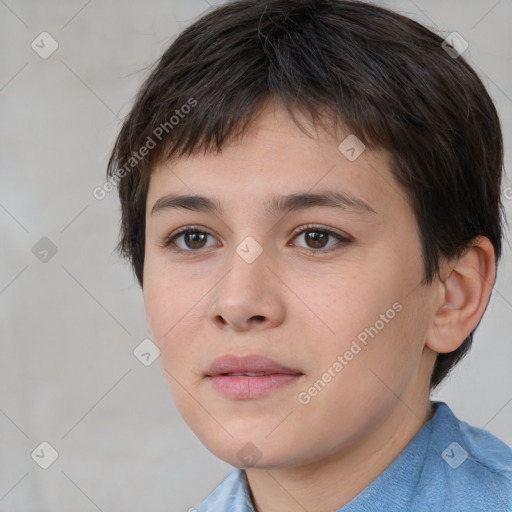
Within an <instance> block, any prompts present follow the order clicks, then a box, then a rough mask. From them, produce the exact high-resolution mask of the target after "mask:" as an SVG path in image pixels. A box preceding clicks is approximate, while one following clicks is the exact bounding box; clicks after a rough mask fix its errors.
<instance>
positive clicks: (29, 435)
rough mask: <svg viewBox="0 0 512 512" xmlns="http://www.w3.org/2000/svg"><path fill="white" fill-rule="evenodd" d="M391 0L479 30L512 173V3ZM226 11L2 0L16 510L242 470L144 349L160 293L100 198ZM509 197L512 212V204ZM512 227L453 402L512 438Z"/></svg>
mask: <svg viewBox="0 0 512 512" xmlns="http://www.w3.org/2000/svg"><path fill="white" fill-rule="evenodd" d="M380 3H382V4H385V5H388V6H389V7H391V8H395V9H397V10H399V11H401V12H403V13H405V14H407V15H409V16H411V17H412V18H414V19H417V20H418V21H420V22H422V23H424V24H426V25H427V26H429V27H430V28H433V29H436V30H439V31H441V33H442V34H444V36H447V35H448V34H449V33H450V32H452V31H457V32H459V33H460V34H461V35H462V36H463V37H464V38H465V39H466V40H467V41H468V42H469V49H468V50H467V51H466V52H465V54H464V55H465V57H466V58H467V59H468V60H469V62H470V63H472V64H473V65H474V67H475V69H476V70H477V71H478V72H479V74H480V76H481V77H482V78H483V80H484V82H485V84H486V85H487V87H488V89H489V91H490V94H491V96H492V97H493V99H494V100H495V102H496V105H497V107H498V110H499V112H500V115H501V119H502V123H503V131H504V136H505V142H506V158H507V167H508V168H510V158H511V147H512V143H511V142H512V126H511V123H512V99H511V98H512V78H511V71H510V70H511V69H512V53H511V48H512V40H511V32H510V30H509V29H510V20H511V19H512V2H511V1H510V0H502V1H497V2H496V1H494V0H492V1H491V0H489V1H483V0H482V1H464V0H457V1H450V2H446V1H444V0H436V1H426V0H422V1H420V0H416V1H415V2H413V1H411V0H400V1H390V2H380ZM208 8H209V5H208V4H207V3H206V2H205V0H188V1H186V2H178V1H177V0H174V1H171V0H167V1H159V0H145V1H140V2H134V1H121V0H111V1H100V0H93V1H90V2H85V1H83V0H73V1H68V2H61V1H57V0H51V1H42V2H36V1H35V0H32V1H28V0H25V1H16V0H0V40H1V43H2V45H1V48H2V50H1V55H2V57H1V65H0V106H1V115H0V130H1V134H0V137H1V139H0V140H1V145H2V146H1V151H0V169H1V171H0V172H1V183H2V186H1V188H0V229H1V242H0V247H1V252H0V262H1V266H0V326H1V327H0V328H1V353H0V375H1V378H2V381H1V386H0V443H1V444H0V460H1V463H0V510H1V511H4V510H5V511H12V512H17V511H23V512H31V511H37V512H45V511H52V512H60V511H62V512H63V511H69V510H73V511H75V512H89V511H90V512H93V511H98V510H101V511H103V512H121V511H122V512H132V511H133V512H135V511H139V510H144V511H145V512H153V511H154V512H163V511H179V510H182V511H185V510H187V509H188V508H189V507H191V506H193V505H195V504H197V503H198V502H199V501H201V499H202V498H203V497H204V496H206V494H207V493H208V492H209V491H210V490H211V489H213V487H214V486H215V485H217V484H218V482H219V481H220V480H221V479H222V478H223V476H224V475H225V473H226V472H227V470H228V465H227V464H225V463H224V462H222V461H219V460H218V459H216V457H214V456H213V455H212V454H210V453H209V452H208V451H207V450H206V449H205V448H204V447H203V446H202V445H201V443H200V442H199V441H198V440H197V439H196V438H195V436H194V435H193V434H192V433H191V432H190V431H189V429H188V427H187V426H186V425H185V424H184V422H183V421H182V419H181V418H180V416H179V414H178V413H177V411H176V409H175V407H174V404H173V402H172V399H171V397H170V395H169V392H168V390H167V386H166V383H165V381H164V378H163V375H162V373H161V370H160V367H159V365H158V362H156V363H154V364H153V365H152V366H149V367H145V366H143V365H142V364H141V363H140V362H139V361H138V360H137V359H136V358H135V357H134V355H133V353H132V351H133V349H134V348H135V347H136V346H137V345H138V344H139V343H140V342H141V340H143V339H144V338H146V337H147V336H148V331H147V328H146V321H145V314H144V310H143V301H142V293H141V291H140V290H139V288H138V286H137V285H136V283H135V280H134V278H133V277H132V274H131V273H130V270H129V268H128V266H127V264H126V263H125V262H122V261H120V260H119V259H118V257H117V256H116V255H115V254H114V253H113V248H114V245H115V243H116V242H117V237H118V219H119V207H118V200H117V196H116V195H115V193H111V194H110V195H109V196H108V197H107V198H106V199H104V200H103V201H98V200H96V199H95V198H94V197H93V195H92V190H93V189H94V187H96V186H99V185H102V183H103V182H104V173H105V166H106V161H107V157H108V154H109V151H110V149H111V147H112V144H113V141H114V138H115V135H116V134H117V131H118V130H119V128H120V123H121V120H122V118H123V116H125V115H126V114H127V112H128V109H129V107H130V105H131V102H132V99H133V97H134V94H135V93H136V91H137V89H138V87H139V86H140V85H141V83H142V81H143V80H144V78H145V77H146V76H147V73H148V71H149V67H150V66H151V65H152V64H153V63H154V61H155V60H156V59H157V58H158V57H159V56H160V55H161V53H162V52H163V51H164V49H165V48H166V47H167V46H168V44H169V43H170V41H171V40H172V39H173V38H174V37H175V36H176V34H177V33H178V32H179V30H180V29H181V28H183V27H184V26H186V25H187V24H189V23H190V22H191V21H192V20H193V19H194V18H195V17H197V16H198V15H199V14H200V13H201V12H203V11H204V10H205V9H208ZM42 31H47V32H49V33H50V34H51V35H52V36H53V37H54V38H55V39H56V40H57V41H58V44H59V48H58V49H57V51H56V52H55V53H54V54H53V55H51V57H49V58H48V59H46V60H44V59H42V58H40V57H39V56H38V55H37V54H36V53H35V52H34V51H33V50H32V48H31V46H30V44H31V42H32V41H33V40H34V39H35V38H36V36H38V35H39V34H40V33H41V32H42ZM511 185H512V183H511V180H510V176H509V178H508V179H507V182H506V184H505V186H511ZM511 192H512V191H510V192H509V194H508V195H509V197H510V195H512V193H511ZM505 205H506V208H507V212H508V216H509V218H510V212H511V210H512V199H507V200H505ZM475 207H476V208H478V205H475ZM42 237H48V238H49V239H50V240H51V241H52V242H53V243H54V244H55V245H56V246H57V248H58V252H57V254H56V255H55V256H54V257H53V258H51V259H50V260H49V261H48V262H47V263H42V262H41V261H39V259H37V258H36V257H35V256H34V254H33V253H32V247H33V246H34V245H35V244H36V243H37V242H38V241H39V240H40V239H41V238H42ZM507 237H508V238H507V240H506V241H505V245H504V251H505V253H504V259H503V262H502V263H501V266H500V270H499V272H500V274H499V278H498V281H497V284H496V286H495V290H494V292H493V296H492V300H491V303H490V305H489V307H488V310H487V313H486V315H485V317H484V320H483V321H482V324H481V325H480V327H479V330H478V331H477V336H476V339H475V345H474V348H473V350H472V352H471V355H470V356H469V357H467V358H466V359H465V360H464V362H462V363H461V364H460V365H459V367H458V369H457V370H456V371H455V372H454V374H453V377H452V378H451V379H450V380H449V381H448V382H447V383H446V384H445V385H444V386H443V387H442V389H441V390H440V391H439V392H438V393H436V395H435V397H436V398H439V399H443V400H445V401H447V402H448V403H449V404H450V405H451V406H452V408H453V409H454V411H455V413H456V414H457V415H459V416H460V417H461V418H463V419H465V420H466V421H468V422H470V423H471V424H473V425H476V426H479V427H484V426H485V427H486V428H487V429H488V430H490V431H491V432H493V433H494V434H496V435H498V436H499V437H501V438H502V439H503V440H505V441H506V442H507V443H508V444H512V428H511V425H512V374H511V372H510V366H511V364H510V363H511V360H512V344H511V330H512V320H511V317H512V269H511V267H512V265H511V261H512V257H511V247H510V235H509V234H507ZM42 441H47V442H49V443H50V444H51V445H52V446H53V447H54V448H55V449H56V450H57V451H58V453H59V457H58V459H57V460H56V462H55V463H54V464H53V465H51V466H50V467H49V468H48V469H46V470H44V469H41V468H40V467H39V466H38V465H36V463H35V462H34V461H33V460H32V458H31V456H30V454H31V452H32V451H33V450H34V449H35V448H36V447H37V446H38V445H39V444H40V443H41V442H42Z"/></svg>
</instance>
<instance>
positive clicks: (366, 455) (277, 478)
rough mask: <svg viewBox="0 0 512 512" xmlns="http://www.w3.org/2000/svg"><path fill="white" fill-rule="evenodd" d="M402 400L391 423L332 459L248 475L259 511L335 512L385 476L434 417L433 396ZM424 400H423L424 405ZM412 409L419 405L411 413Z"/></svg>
mask: <svg viewBox="0 0 512 512" xmlns="http://www.w3.org/2000/svg"><path fill="white" fill-rule="evenodd" d="M422 395H423V396H422V397H421V398H420V397H418V396H416V397H415V398H416V400H412V401H411V400H404V399H403V398H402V399H401V400H398V399H397V401H396V406H395V407H394V408H393V410H392V411H391V413H390V414H389V416H388V417H387V419H386V421H385V422H384V423H382V424H381V425H379V427H378V428H377V429H376V430H374V431H373V432H371V434H370V435H369V436H366V437H365V438H364V439H362V440H361V441H360V442H359V443H358V444H357V445H356V446H354V445H351V446H349V447H347V448H346V449H343V450H342V451H341V452H336V453H333V454H332V455H331V456H329V457H328V458H327V459H325V458H324V459H322V460H320V461H315V462H311V463H309V464H307V465H302V466H300V467H298V466H295V467H280V468H272V469H258V468H251V469H247V470H246V475H247V480H248V482H249V487H250V490H251V494H252V498H253V503H254V505H255V509H256V511H257V512H277V511H279V512H304V511H311V510H315V512H332V511H333V510H337V509H339V508H340V507H342V506H344V505H346V504H347V503H348V502H349V501H351V500H352V499H353V498H355V497H356V496H357V495H358V494H359V493H360V492H361V491H362V490H363V489H364V488H365V487H367V486H368V485H369V484H370V483H371V482H372V481H373V480H375V478H376V477H377V476H379V475H380V474H381V473H382V472H383V471H384V470H385V469H386V468H387V467H388V466H389V465H390V464H391V463H392V462H393V461H394V460H395V459H396V457H397V456H398V455H399V454H400V453H401V452H402V451H403V449H404V448H405V447H406V446H407V445H408V444H409V442H410V441H411V440H412V439H413V438H414V436H415V435H416V434H417V433H418V432H419V430H420V429H421V428H422V426H423V425H424V424H425V423H426V422H427V421H429V420H430V418H431V417H432V415H433V409H432V405H431V403H430V399H429V393H428V392H427V393H425V392H424V393H422ZM418 398H420V400H418ZM409 404H415V406H414V408H413V409H411V406H410V405H409Z"/></svg>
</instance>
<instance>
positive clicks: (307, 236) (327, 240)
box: [295, 226, 350, 254]
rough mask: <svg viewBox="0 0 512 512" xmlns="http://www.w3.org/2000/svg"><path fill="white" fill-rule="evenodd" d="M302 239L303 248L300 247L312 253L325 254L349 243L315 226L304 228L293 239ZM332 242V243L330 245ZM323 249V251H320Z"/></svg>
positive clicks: (335, 234) (347, 240) (346, 239)
mask: <svg viewBox="0 0 512 512" xmlns="http://www.w3.org/2000/svg"><path fill="white" fill-rule="evenodd" d="M301 238H303V239H304V243H305V244H306V245H305V246H302V247H303V249H304V250H305V251H306V252H309V253H310V254H313V253H318V254H321V253H326V252H330V251H332V250H335V249H338V247H339V246H343V245H345V244H347V243H349V242H350V240H349V239H348V238H346V237H344V236H341V235H339V234H338V233H334V232H333V231H331V230H328V229H321V228H319V227H316V226H305V227H303V228H302V230H301V231H299V232H298V233H297V235H296V236H295V239H296V240H297V239H301ZM331 241H332V243H331ZM322 249H324V250H322Z"/></svg>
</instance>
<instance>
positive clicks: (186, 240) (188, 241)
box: [185, 231, 206, 249]
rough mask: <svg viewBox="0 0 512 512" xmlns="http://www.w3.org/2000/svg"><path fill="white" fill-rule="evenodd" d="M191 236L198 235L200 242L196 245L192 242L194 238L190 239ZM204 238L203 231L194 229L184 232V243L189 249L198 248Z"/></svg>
mask: <svg viewBox="0 0 512 512" xmlns="http://www.w3.org/2000/svg"><path fill="white" fill-rule="evenodd" d="M192 237H199V238H200V242H199V244H198V245H196V244H195V243H194V240H193V239H192ZM205 239H206V234H205V233H199V232H197V231H194V232H191V233H186V235H185V243H186V244H187V246H188V247H190V248H191V249H200V248H201V247H202V246H203V245H204V244H202V243H201V242H204V241H205ZM191 243H192V245H191Z"/></svg>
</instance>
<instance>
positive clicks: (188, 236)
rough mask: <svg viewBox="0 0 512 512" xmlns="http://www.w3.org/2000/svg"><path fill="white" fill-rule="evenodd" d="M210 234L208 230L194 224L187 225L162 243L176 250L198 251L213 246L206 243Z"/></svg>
mask: <svg viewBox="0 0 512 512" xmlns="http://www.w3.org/2000/svg"><path fill="white" fill-rule="evenodd" d="M209 236H211V235H210V234H209V233H208V232H206V231H203V230H201V229H198V228H196V227H194V226H186V227H184V228H182V229H180V230H179V231H177V232H175V233H172V234H171V235H169V236H168V237H167V238H166V239H165V240H164V242H163V244H162V245H163V246H164V247H170V248H171V250H173V251H175V252H197V250H199V249H204V248H206V247H211V246H208V245H206V241H207V238H208V237H209ZM180 239H181V240H180ZM177 241H178V242H177ZM180 242H181V243H180Z"/></svg>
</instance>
